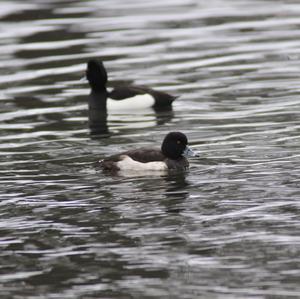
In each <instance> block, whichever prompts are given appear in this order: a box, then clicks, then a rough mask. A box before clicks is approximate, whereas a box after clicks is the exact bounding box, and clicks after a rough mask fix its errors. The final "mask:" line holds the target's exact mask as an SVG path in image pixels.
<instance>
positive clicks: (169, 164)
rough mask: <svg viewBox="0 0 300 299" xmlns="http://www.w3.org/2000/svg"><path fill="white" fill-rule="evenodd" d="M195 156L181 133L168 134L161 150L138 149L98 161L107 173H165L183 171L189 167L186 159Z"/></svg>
mask: <svg viewBox="0 0 300 299" xmlns="http://www.w3.org/2000/svg"><path fill="white" fill-rule="evenodd" d="M188 156H192V157H194V156H197V155H196V154H195V153H194V152H193V151H192V150H191V149H190V148H189V147H188V140H187V137H186V136H185V135H184V134H183V133H181V132H170V133H168V134H167V135H166V137H165V138H164V140H163V142H162V145H161V149H153V148H146V147H144V148H139V149H135V150H129V151H126V152H122V153H119V154H116V155H113V156H110V157H107V158H105V159H103V160H101V161H99V166H100V167H101V168H102V169H103V170H109V171H127V172H128V171H145V172H147V171H150V172H151V171H166V170H168V169H176V170H185V169H187V168H188V167H189V162H188V160H187V158H186V157H188Z"/></svg>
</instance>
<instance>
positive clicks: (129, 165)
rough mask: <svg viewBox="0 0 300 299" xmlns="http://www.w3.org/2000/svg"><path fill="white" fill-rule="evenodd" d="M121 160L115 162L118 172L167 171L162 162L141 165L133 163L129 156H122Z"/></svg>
mask: <svg viewBox="0 0 300 299" xmlns="http://www.w3.org/2000/svg"><path fill="white" fill-rule="evenodd" d="M122 158H123V159H122V160H121V161H119V162H117V166H118V167H119V168H120V170H134V171H147V170H151V171H162V170H167V169H168V167H167V165H166V164H165V163H164V162H148V163H141V162H137V161H134V160H133V159H131V158H130V157H129V156H126V155H124V156H122Z"/></svg>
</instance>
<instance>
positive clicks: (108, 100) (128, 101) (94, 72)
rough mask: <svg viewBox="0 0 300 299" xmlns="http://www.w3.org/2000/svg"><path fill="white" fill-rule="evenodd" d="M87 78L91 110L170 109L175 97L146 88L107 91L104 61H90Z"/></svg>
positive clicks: (121, 88) (133, 87) (137, 87)
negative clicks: (89, 88)
mask: <svg viewBox="0 0 300 299" xmlns="http://www.w3.org/2000/svg"><path fill="white" fill-rule="evenodd" d="M86 78H87V80H88V81H89V84H90V87H91V93H90V96H89V108H90V110H91V109H94V110H102V111H106V110H107V109H139V108H147V107H153V108H154V109H156V110H163V109H166V108H168V107H169V108H170V107H171V105H172V102H173V101H174V100H175V98H176V97H175V96H172V95H169V94H167V93H165V92H161V91H157V90H153V89H151V88H149V87H145V86H135V85H132V86H119V87H115V88H114V89H113V90H112V91H110V92H109V91H108V90H107V89H106V83H107V72H106V69H105V67H104V65H103V62H102V61H98V60H95V59H91V60H89V61H88V64H87V70H86Z"/></svg>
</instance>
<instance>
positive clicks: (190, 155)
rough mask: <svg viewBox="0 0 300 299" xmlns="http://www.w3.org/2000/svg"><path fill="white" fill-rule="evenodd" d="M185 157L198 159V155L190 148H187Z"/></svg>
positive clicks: (184, 153)
mask: <svg viewBox="0 0 300 299" xmlns="http://www.w3.org/2000/svg"><path fill="white" fill-rule="evenodd" d="M182 155H183V156H185V157H197V156H198V155H197V154H196V153H195V152H194V151H193V150H192V149H191V148H189V147H188V146H187V147H186V148H185V150H184V152H183V154H182Z"/></svg>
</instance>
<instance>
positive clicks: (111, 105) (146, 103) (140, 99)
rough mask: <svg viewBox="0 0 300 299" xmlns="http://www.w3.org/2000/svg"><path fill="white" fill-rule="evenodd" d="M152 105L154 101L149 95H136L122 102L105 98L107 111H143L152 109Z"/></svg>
mask: <svg viewBox="0 0 300 299" xmlns="http://www.w3.org/2000/svg"><path fill="white" fill-rule="evenodd" d="M154 103H155V100H154V98H153V97H152V96H151V95H150V94H142V95H136V96H135V97H132V98H127V99H124V100H113V99H110V98H107V110H131V109H145V108H149V107H152V106H153V105H154Z"/></svg>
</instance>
